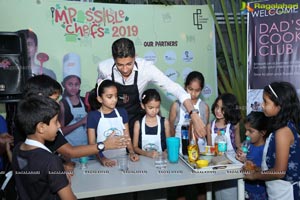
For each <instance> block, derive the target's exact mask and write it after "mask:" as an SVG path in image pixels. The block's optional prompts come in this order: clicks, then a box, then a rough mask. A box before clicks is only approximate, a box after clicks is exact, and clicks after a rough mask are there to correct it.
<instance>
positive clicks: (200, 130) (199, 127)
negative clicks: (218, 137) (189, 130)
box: [191, 113, 206, 138]
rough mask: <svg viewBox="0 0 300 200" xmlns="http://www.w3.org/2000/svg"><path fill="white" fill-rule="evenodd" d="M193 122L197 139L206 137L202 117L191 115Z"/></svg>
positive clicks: (195, 114)
mask: <svg viewBox="0 0 300 200" xmlns="http://www.w3.org/2000/svg"><path fill="white" fill-rule="evenodd" d="M191 120H192V122H193V127H194V133H196V134H195V136H196V137H197V138H199V137H201V138H202V137H205V136H206V128H205V125H204V123H203V121H202V120H201V118H200V116H199V115H198V114H197V113H192V114H191Z"/></svg>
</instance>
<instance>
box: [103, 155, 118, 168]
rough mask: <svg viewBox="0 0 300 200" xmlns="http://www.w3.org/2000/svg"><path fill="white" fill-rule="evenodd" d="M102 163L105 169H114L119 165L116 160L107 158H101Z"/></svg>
mask: <svg viewBox="0 0 300 200" xmlns="http://www.w3.org/2000/svg"><path fill="white" fill-rule="evenodd" d="M100 163H101V164H102V165H103V166H105V167H114V166H116V164H117V162H116V161H115V160H111V159H108V158H106V157H102V158H100Z"/></svg>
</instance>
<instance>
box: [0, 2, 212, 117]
mask: <svg viewBox="0 0 300 200" xmlns="http://www.w3.org/2000/svg"><path fill="white" fill-rule="evenodd" d="M0 6H1V8H2V11H1V13H0V30H1V31H18V30H21V29H31V30H32V31H33V32H34V33H36V35H37V37H38V51H37V53H36V54H37V55H39V56H36V57H35V64H36V65H38V66H40V65H42V67H43V68H44V69H45V70H50V71H52V72H54V73H55V75H56V78H57V80H58V81H59V82H61V81H62V77H63V65H64V63H63V57H64V56H65V55H66V54H68V53H74V54H77V55H79V56H80V65H81V80H82V83H81V95H82V96H84V95H85V92H86V91H89V90H91V89H92V88H93V87H94V86H95V83H96V79H97V66H98V63H99V62H100V61H102V60H104V59H107V58H110V57H111V45H112V43H113V41H115V40H116V39H118V38H120V37H128V38H130V39H131V40H133V41H134V43H135V46H136V52H137V56H139V57H143V58H145V59H147V60H151V61H153V62H154V63H155V65H156V66H157V67H158V68H160V69H161V70H162V71H163V72H164V73H165V74H166V75H167V76H168V77H169V78H170V79H172V80H174V81H176V82H178V83H180V84H181V85H183V82H184V79H185V77H186V75H187V74H188V73H189V72H190V71H192V70H197V71H200V72H202V73H203V75H204V77H205V79H206V80H205V81H206V84H205V88H204V89H203V92H202V93H203V96H202V97H203V99H204V100H205V101H207V103H208V104H209V105H211V104H212V102H213V101H214V99H215V98H216V95H217V79H216V78H217V73H216V61H215V32H214V23H213V18H212V16H211V14H210V11H209V9H208V7H207V6H205V5H203V6H188V5H187V6H176V5H174V6H164V5H129V4H102V3H84V2H72V1H44V0H41V1H36V0H10V1H1V2H0ZM40 53H43V54H40ZM44 58H45V59H44ZM46 58H47V59H46ZM161 95H162V97H163V100H162V113H163V114H164V115H166V114H167V113H166V112H167V111H168V110H169V107H170V104H171V102H172V100H174V97H173V96H172V95H170V94H169V93H167V92H165V91H161Z"/></svg>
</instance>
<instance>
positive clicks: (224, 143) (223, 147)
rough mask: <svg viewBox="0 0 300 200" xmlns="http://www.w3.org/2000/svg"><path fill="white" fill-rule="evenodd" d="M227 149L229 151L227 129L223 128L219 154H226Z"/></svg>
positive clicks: (219, 141)
mask: <svg viewBox="0 0 300 200" xmlns="http://www.w3.org/2000/svg"><path fill="white" fill-rule="evenodd" d="M216 139H217V137H216ZM226 151H227V140H226V136H225V131H224V130H221V135H220V136H219V138H218V155H219V156H222V155H224V154H225V152H226Z"/></svg>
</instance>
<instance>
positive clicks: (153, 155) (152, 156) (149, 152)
mask: <svg viewBox="0 0 300 200" xmlns="http://www.w3.org/2000/svg"><path fill="white" fill-rule="evenodd" d="M147 156H148V157H150V158H155V157H157V156H158V152H157V151H148V152H147Z"/></svg>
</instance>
